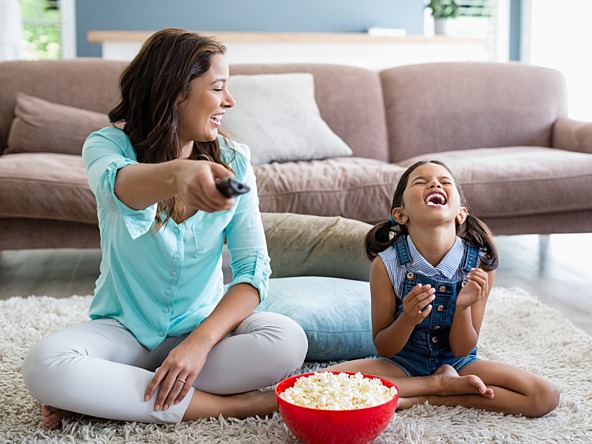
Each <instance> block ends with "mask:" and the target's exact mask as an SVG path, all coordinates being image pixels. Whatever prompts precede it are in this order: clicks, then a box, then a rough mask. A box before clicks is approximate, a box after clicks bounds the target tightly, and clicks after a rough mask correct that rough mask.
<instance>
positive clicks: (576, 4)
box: [521, 0, 592, 121]
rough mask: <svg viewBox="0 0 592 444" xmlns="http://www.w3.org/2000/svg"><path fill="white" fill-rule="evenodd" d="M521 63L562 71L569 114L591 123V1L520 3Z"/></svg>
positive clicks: (554, 0) (529, 0)
mask: <svg viewBox="0 0 592 444" xmlns="http://www.w3.org/2000/svg"><path fill="white" fill-rule="evenodd" d="M522 7H523V9H522V18H523V23H522V37H521V39H522V48H521V53H522V56H521V59H522V61H523V62H526V63H532V64H534V65H541V66H547V67H550V68H555V69H557V70H559V71H561V72H562V73H563V74H564V75H565V77H566V79H567V89H568V95H569V115H570V117H572V118H574V119H578V120H587V121H592V108H591V107H590V103H592V87H591V86H590V79H591V78H592V67H591V66H590V63H588V62H587V56H586V54H588V51H589V50H590V49H589V46H590V39H592V30H591V28H590V15H591V14H592V2H591V1H590V0H567V1H566V0H561V1H559V0H536V1H534V0H523V1H522Z"/></svg>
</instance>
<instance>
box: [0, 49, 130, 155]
mask: <svg viewBox="0 0 592 444" xmlns="http://www.w3.org/2000/svg"><path fill="white" fill-rule="evenodd" d="M126 65H127V62H123V61H110V60H102V59H93V58H88V59H85V58H79V59H69V60H40V61H22V60H21V61H10V62H1V63H0V85H2V86H1V87H0V152H1V151H2V150H3V149H4V148H5V147H6V142H7V139H8V131H9V129H10V124H11V122H12V120H13V119H14V106H15V101H16V94H17V93H18V92H22V93H25V94H28V95H30V96H34V97H39V98H41V99H45V100H48V101H50V102H55V103H59V104H62V105H69V106H73V107H76V108H82V109H87V110H91V111H97V112H104V113H107V112H108V111H109V110H110V109H111V108H112V107H113V106H114V105H115V104H116V103H117V98H118V94H119V92H118V80H119V75H120V74H121V71H122V70H123V68H124V67H125V66H126ZM65 124H67V122H65ZM56 131H59V129H58V128H56Z"/></svg>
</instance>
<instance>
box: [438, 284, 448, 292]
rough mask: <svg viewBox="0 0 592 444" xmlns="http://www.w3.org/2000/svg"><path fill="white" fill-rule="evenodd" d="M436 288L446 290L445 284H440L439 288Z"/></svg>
mask: <svg viewBox="0 0 592 444" xmlns="http://www.w3.org/2000/svg"><path fill="white" fill-rule="evenodd" d="M438 290H440V291H446V285H440V288H438Z"/></svg>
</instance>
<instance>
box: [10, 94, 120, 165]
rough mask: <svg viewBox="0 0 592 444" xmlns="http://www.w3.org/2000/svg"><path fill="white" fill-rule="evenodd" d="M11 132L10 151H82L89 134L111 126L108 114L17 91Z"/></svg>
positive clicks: (68, 152) (66, 152)
mask: <svg viewBox="0 0 592 444" xmlns="http://www.w3.org/2000/svg"><path fill="white" fill-rule="evenodd" d="M14 113H15V116H16V117H15V118H14V120H13V121H12V124H11V126H10V131H9V133H8V143H7V145H8V147H7V148H6V150H5V151H4V153H5V154H8V153H27V152H28V153H35V152H49V153H61V154H80V153H81V151H82V144H83V143H84V141H85V139H86V138H87V136H88V135H89V134H90V133H92V132H93V131H96V130H98V129H100V128H103V127H105V126H108V125H109V118H108V117H107V115H106V114H103V113H97V112H94V111H88V110H84V109H80V108H75V107H72V106H67V105H61V104H59V103H53V102H48V101H47V100H43V99H39V98H37V97H32V96H29V95H27V94H23V93H18V94H17V96H16V106H15V110H14Z"/></svg>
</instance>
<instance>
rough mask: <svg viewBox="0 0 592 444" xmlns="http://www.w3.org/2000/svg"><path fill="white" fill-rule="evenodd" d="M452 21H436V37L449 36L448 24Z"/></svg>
mask: <svg viewBox="0 0 592 444" xmlns="http://www.w3.org/2000/svg"><path fill="white" fill-rule="evenodd" d="M449 22H450V20H448V19H445V18H437V19H434V33H435V34H436V35H448V24H449Z"/></svg>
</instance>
